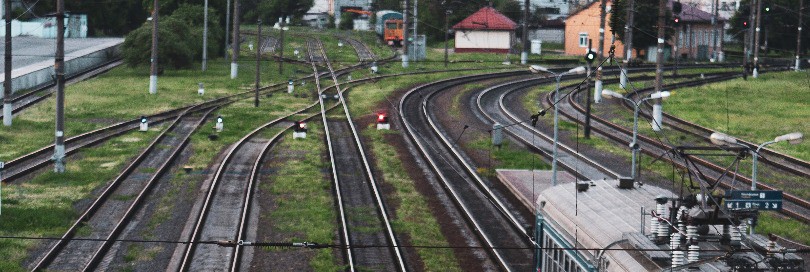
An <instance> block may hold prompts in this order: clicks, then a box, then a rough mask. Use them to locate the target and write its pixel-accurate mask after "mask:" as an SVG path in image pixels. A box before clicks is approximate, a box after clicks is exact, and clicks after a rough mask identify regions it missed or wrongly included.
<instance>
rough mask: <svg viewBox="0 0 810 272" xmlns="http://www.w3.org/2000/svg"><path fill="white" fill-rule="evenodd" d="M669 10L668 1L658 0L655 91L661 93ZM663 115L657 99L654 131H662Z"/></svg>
mask: <svg viewBox="0 0 810 272" xmlns="http://www.w3.org/2000/svg"><path fill="white" fill-rule="evenodd" d="M666 8H667V1H666V0H658V46H657V47H658V48H657V50H656V55H655V91H656V92H660V91H661V86H662V84H663V76H664V69H663V68H664V33H665V32H664V30H665V29H664V27H665V26H666V22H665V21H664V16H666V15H667V13H666ZM662 117H663V116H662V114H661V99H655V104H654V105H653V126H652V128H653V130H654V131H660V130H661V121H662Z"/></svg>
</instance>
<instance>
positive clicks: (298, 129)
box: [293, 121, 307, 139]
mask: <svg viewBox="0 0 810 272" xmlns="http://www.w3.org/2000/svg"><path fill="white" fill-rule="evenodd" d="M306 137H307V123H306V122H304V121H295V125H293V139H298V138H306Z"/></svg>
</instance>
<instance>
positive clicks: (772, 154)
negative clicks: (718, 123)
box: [623, 85, 810, 178]
mask: <svg viewBox="0 0 810 272" xmlns="http://www.w3.org/2000/svg"><path fill="white" fill-rule="evenodd" d="M689 86H690V85H684V86H679V87H689ZM651 91H653V89H651V88H644V89H641V90H638V91H636V92H632V93H629V94H628V95H627V98H630V99H633V97H636V96H639V95H643V94H646V93H649V92H651ZM628 103H629V102H626V101H625V103H623V105H625V107H627V108H630V107H632V106H631V105H629V104H628ZM641 115H642V116H645V117H649V115H648V114H647V113H644V112H641ZM663 115H664V121H663V122H664V123H670V125H673V126H672V127H673V128H674V129H676V130H679V131H682V132H685V133H689V134H692V135H694V136H697V137H701V138H704V139H707V140H708V137H709V135H710V134H712V133H714V132H715V130H712V129H709V128H706V127H704V126H701V125H698V124H696V123H693V122H689V121H686V120H684V119H682V118H679V117H677V116H675V115H673V114H670V113H666V112H664V113H663ZM695 130H697V131H695ZM737 142H739V143H741V144H744V145H747V146H749V147H756V146H757V144H755V143H753V142H750V141H746V140H744V139H737ZM760 153H761V154H762V155H763V156H762V160H761V161H763V162H765V163H766V164H768V165H771V166H774V167H777V168H779V169H780V170H783V171H787V172H791V173H793V174H795V175H799V176H802V177H804V178H810V162H808V161H804V160H801V159H799V158H796V157H793V156H790V155H787V154H784V153H780V152H778V151H775V150H773V149H771V148H767V147H765V148H762V149H761V150H760ZM774 159H776V160H774ZM778 160H782V161H785V162H788V163H791V164H794V165H792V166H791V165H785V164H783V163H780V162H779V161H778ZM799 168H802V169H799Z"/></svg>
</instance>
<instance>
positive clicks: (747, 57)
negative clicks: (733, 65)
mask: <svg viewBox="0 0 810 272" xmlns="http://www.w3.org/2000/svg"><path fill="white" fill-rule="evenodd" d="M756 6H757V0H751V3H750V5H749V7H748V11H749V12H748V13H749V14H748V39H746V41H745V43H746V44H748V51H747V52H745V64H744V65H745V67H746V70H745V73H746V74H748V73H750V72H751V71H750V70H749V68H751V67H750V66H751V55H753V54H754V25H755V24H754V18H755V15H756Z"/></svg>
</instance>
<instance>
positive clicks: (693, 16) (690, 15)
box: [667, 0, 722, 23]
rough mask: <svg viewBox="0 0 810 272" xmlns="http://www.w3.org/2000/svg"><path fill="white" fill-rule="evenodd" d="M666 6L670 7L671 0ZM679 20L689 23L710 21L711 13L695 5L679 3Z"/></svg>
mask: <svg viewBox="0 0 810 272" xmlns="http://www.w3.org/2000/svg"><path fill="white" fill-rule="evenodd" d="M667 7H669V8H670V9H672V0H670V1H668V2H667ZM681 20H683V21H684V22H691V23H704V22H709V23H711V22H712V14H711V13H708V12H705V11H703V10H701V9H699V8H698V7H697V6H693V5H690V4H687V3H683V4H682V5H681ZM721 21H722V19H721Z"/></svg>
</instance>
